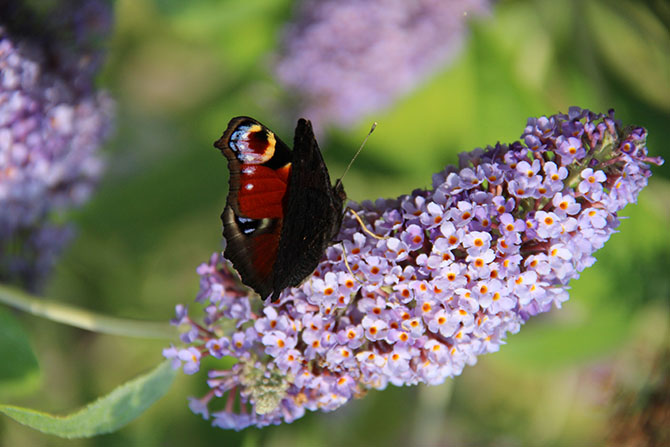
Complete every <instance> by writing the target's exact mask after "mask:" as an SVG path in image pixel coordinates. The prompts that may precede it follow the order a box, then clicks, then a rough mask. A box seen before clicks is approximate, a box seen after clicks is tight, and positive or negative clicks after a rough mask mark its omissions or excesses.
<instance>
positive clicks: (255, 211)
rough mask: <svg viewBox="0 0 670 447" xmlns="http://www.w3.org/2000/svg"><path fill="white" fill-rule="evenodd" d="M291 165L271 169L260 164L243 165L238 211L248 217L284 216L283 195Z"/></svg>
mask: <svg viewBox="0 0 670 447" xmlns="http://www.w3.org/2000/svg"><path fill="white" fill-rule="evenodd" d="M290 172H291V165H290V164H287V165H286V166H285V167H283V168H281V169H271V168H268V167H265V166H261V165H251V164H247V165H243V166H242V169H241V171H240V189H239V191H238V196H237V203H238V205H239V209H240V213H242V214H243V215H244V217H248V218H250V219H265V218H281V217H283V216H284V196H285V195H286V187H287V184H288V175H289V173H290Z"/></svg>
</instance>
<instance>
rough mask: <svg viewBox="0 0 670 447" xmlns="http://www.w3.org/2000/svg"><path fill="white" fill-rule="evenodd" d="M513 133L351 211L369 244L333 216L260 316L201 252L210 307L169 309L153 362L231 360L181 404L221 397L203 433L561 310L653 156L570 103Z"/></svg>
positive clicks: (435, 362) (435, 377)
mask: <svg viewBox="0 0 670 447" xmlns="http://www.w3.org/2000/svg"><path fill="white" fill-rule="evenodd" d="M575 135H577V136H575ZM531 137H532V138H531ZM521 139H522V141H524V142H525V144H526V145H528V146H525V145H524V144H523V143H519V142H516V143H512V144H510V145H501V144H498V145H497V146H496V147H488V148H487V149H485V150H482V149H478V150H475V151H473V152H471V153H469V154H465V155H464V156H462V157H460V160H461V164H460V166H459V167H453V166H450V167H447V168H446V169H445V170H444V171H443V172H442V173H438V174H436V175H435V176H434V188H433V190H427V191H424V190H416V191H414V192H413V193H412V194H410V195H406V196H401V197H399V198H397V199H395V200H378V201H377V202H376V203H375V204H372V203H370V202H364V203H363V204H361V205H359V206H357V205H355V204H351V205H350V206H352V207H355V208H356V209H357V211H358V213H359V214H360V215H361V216H362V218H363V220H364V221H365V222H367V223H368V224H369V226H370V228H373V229H374V230H375V231H376V232H377V233H378V235H379V236H383V237H385V239H382V240H378V239H375V238H373V237H371V236H370V235H368V234H366V233H365V232H363V231H362V229H361V227H360V224H359V223H358V222H357V221H356V220H355V219H354V218H353V217H352V216H351V215H350V214H349V213H347V214H345V217H344V221H343V225H342V229H341V232H340V235H339V236H338V240H341V241H343V242H342V244H335V245H332V246H331V247H329V248H328V250H327V253H326V255H325V256H324V259H323V260H322V262H321V264H320V265H319V266H318V267H317V269H316V271H315V272H314V274H313V275H312V277H310V278H308V279H307V280H306V281H305V282H304V283H303V284H302V285H301V286H300V287H298V288H292V289H287V290H285V291H284V292H283V293H282V294H281V296H280V298H279V301H278V302H277V303H274V304H267V305H265V307H263V303H262V302H261V301H260V300H258V298H256V297H255V296H250V295H249V292H248V291H247V289H246V288H245V287H244V286H243V285H240V284H239V283H237V282H236V281H235V274H234V273H232V272H231V270H230V266H229V264H228V263H227V262H226V261H225V260H222V259H220V258H219V257H218V256H212V257H211V259H210V260H209V262H208V263H207V264H203V265H202V266H200V267H199V268H198V274H199V275H200V284H201V290H200V292H199V293H198V298H197V299H196V301H198V302H202V304H203V306H205V308H207V307H209V306H214V307H216V308H217V309H223V311H222V312H218V313H215V314H208V316H207V320H206V321H205V322H204V323H202V324H199V323H196V322H194V321H193V320H192V319H190V318H188V317H187V315H185V312H186V307H178V309H177V319H176V320H174V321H175V323H182V324H184V325H188V327H189V330H188V332H186V333H187V334H191V335H190V336H189V337H188V339H189V340H192V341H191V342H190V343H189V345H188V347H187V348H182V349H179V348H175V347H170V348H167V349H165V350H164V355H165V357H167V358H169V359H172V361H173V366H174V367H179V366H180V365H181V367H182V368H183V369H184V372H185V373H187V374H191V373H194V372H195V371H196V370H197V369H198V368H199V364H200V363H199V362H200V358H201V357H204V356H207V355H212V356H214V357H217V358H218V357H220V356H222V355H228V356H232V357H235V358H236V360H237V363H236V364H235V365H233V366H232V368H229V369H222V370H213V371H209V374H208V376H209V380H208V384H209V386H210V388H211V390H210V392H209V393H208V394H207V395H206V396H204V397H203V398H202V399H196V400H191V408H192V409H193V411H194V412H196V413H198V414H202V415H203V417H205V418H208V417H209V415H210V412H209V410H208V408H207V404H208V403H209V402H210V401H211V400H213V399H215V398H219V399H223V401H222V404H223V405H221V404H217V405H216V408H221V407H224V409H223V410H221V411H218V412H216V413H213V414H211V416H212V420H213V424H214V425H217V426H220V427H223V428H233V429H236V430H240V429H242V428H244V427H247V426H252V425H253V426H258V427H262V426H265V425H268V424H279V423H281V422H291V421H293V420H295V419H297V418H299V417H301V416H302V415H303V414H304V413H305V411H306V410H312V411H314V410H317V409H319V410H323V411H331V410H334V409H336V408H338V407H340V406H341V405H343V404H344V403H346V402H347V401H349V400H350V399H351V398H354V397H360V396H362V395H363V394H364V393H365V391H366V390H368V389H371V388H374V389H383V388H385V387H386V386H387V385H388V384H392V385H396V386H402V385H414V384H418V383H427V384H432V385H436V384H440V383H442V382H444V380H445V379H446V378H448V377H453V376H456V375H458V374H460V373H461V372H462V371H463V368H464V367H465V366H466V365H472V364H474V363H476V361H477V357H478V356H479V355H481V354H485V353H489V352H496V351H498V350H499V349H500V346H501V344H503V343H504V339H505V336H506V335H507V334H508V333H515V332H517V331H518V330H519V329H520V327H521V325H522V324H523V323H524V322H525V321H526V320H527V319H529V318H530V317H531V316H533V315H536V314H538V313H541V312H547V311H548V310H550V309H551V308H553V307H561V304H562V303H563V302H565V301H566V300H567V299H568V293H567V284H568V282H569V281H570V280H571V279H573V278H577V277H578V276H579V272H580V271H582V270H583V269H584V268H586V267H588V266H590V265H592V264H593V262H595V258H594V257H593V253H594V252H595V251H596V250H597V249H598V248H600V247H602V246H603V244H604V243H605V241H607V239H608V238H609V236H610V235H611V234H612V233H613V232H614V231H615V229H616V227H617V226H618V223H619V221H618V218H617V212H618V211H619V210H621V209H622V208H623V207H624V206H625V205H626V204H628V203H632V202H635V200H636V198H637V195H638V193H639V192H640V191H641V190H642V188H644V186H645V185H646V184H647V179H648V177H649V176H650V175H651V171H650V168H649V163H662V160H660V159H654V158H649V157H648V156H647V149H646V146H645V139H646V132H645V131H644V130H643V129H640V128H621V127H620V124H619V123H618V122H617V121H614V118H613V115H612V114H611V113H610V114H608V115H598V114H594V113H592V112H590V111H588V110H582V109H578V108H572V109H570V113H569V115H564V114H558V115H554V116H551V117H541V118H537V119H530V120H528V126H527V127H526V129H525V131H524V133H523V135H521ZM530 145H532V146H530ZM519 188H523V189H524V192H523V194H519V191H518V189H519ZM343 247H345V249H343ZM345 257H346V262H345V259H344V258H345ZM234 308H240V309H249V311H245V312H235V313H233V312H229V311H227V310H226V309H234ZM228 340H230V343H229V342H228Z"/></svg>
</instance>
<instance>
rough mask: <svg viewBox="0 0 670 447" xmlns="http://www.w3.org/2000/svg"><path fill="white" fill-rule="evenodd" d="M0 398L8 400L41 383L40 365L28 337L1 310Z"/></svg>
mask: <svg viewBox="0 0 670 447" xmlns="http://www.w3.org/2000/svg"><path fill="white" fill-rule="evenodd" d="M0 355H2V357H3V358H5V359H11V361H4V362H0V396H2V397H3V398H7V397H9V396H16V395H20V394H25V393H27V392H30V391H32V390H34V389H35V387H36V386H37V385H38V384H39V381H40V373H39V372H40V371H39V365H38V364H37V359H36V358H35V355H34V354H33V350H32V348H31V347H30V343H29V342H28V336H27V335H26V333H25V332H24V331H23V329H22V328H21V325H20V324H19V323H18V321H16V319H15V318H14V317H13V316H12V315H11V314H9V313H8V312H6V311H5V310H3V309H0Z"/></svg>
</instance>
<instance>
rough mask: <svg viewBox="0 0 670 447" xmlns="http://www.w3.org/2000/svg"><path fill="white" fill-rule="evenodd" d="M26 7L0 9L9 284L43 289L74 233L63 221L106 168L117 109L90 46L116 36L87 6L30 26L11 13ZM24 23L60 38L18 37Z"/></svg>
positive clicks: (3, 273) (99, 10)
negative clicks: (102, 86) (105, 151)
mask: <svg viewBox="0 0 670 447" xmlns="http://www.w3.org/2000/svg"><path fill="white" fill-rule="evenodd" d="M22 3H27V2H9V4H8V5H3V6H0V280H4V281H12V282H17V283H19V284H20V285H22V286H24V287H27V288H29V289H32V290H35V289H38V288H39V285H40V282H41V280H42V279H43V278H44V276H45V275H46V274H47V273H48V271H49V269H50V267H51V264H52V263H53V260H54V258H55V257H56V256H57V255H58V253H59V252H60V251H61V249H62V248H63V247H64V246H65V244H66V243H67V241H68V240H69V239H70V236H71V233H72V230H71V229H70V228H69V227H67V226H62V225H58V224H56V223H54V221H56V220H58V218H56V219H54V216H57V215H58V214H59V213H63V212H64V211H66V210H68V209H70V208H72V207H74V206H79V205H81V204H83V203H84V202H85V201H86V200H87V199H88V197H89V196H90V194H91V192H92V190H93V188H94V186H95V184H96V183H97V180H98V178H99V177H100V175H101V172H102V160H101V156H100V154H99V149H100V146H101V144H102V143H103V141H104V140H105V139H106V137H107V135H108V134H109V133H110V128H111V119H112V114H113V113H112V112H113V110H112V109H113V104H112V101H111V99H110V98H109V97H108V96H107V95H106V94H105V93H103V92H98V91H96V90H94V88H93V75H94V74H95V72H96V71H97V69H98V68H99V66H100V62H101V60H100V57H99V56H100V54H99V53H100V52H98V51H94V50H93V49H92V47H90V48H89V47H88V46H87V45H86V44H85V42H86V41H88V42H89V43H90V41H91V40H97V39H98V38H99V37H100V36H101V35H102V34H104V33H106V32H107V31H109V28H110V26H109V25H110V23H111V20H110V19H111V17H112V14H111V10H110V6H109V4H107V2H104V1H100V0H82V1H80V2H74V3H77V4H76V5H75V4H74V3H72V2H70V3H68V5H69V7H64V8H55V9H58V10H57V11H53V14H48V16H49V22H50V23H48V24H45V23H41V22H39V23H26V22H28V21H29V19H28V17H32V16H30V15H29V14H27V13H26V14H18V13H17V17H16V18H14V17H12V14H10V12H11V11H14V9H13V7H16V8H21V7H22V6H20V5H21V4H22ZM71 3H72V4H71ZM70 8H72V9H74V10H70ZM8 11H10V12H8ZM14 12H16V11H14ZM7 15H9V17H7ZM4 20H8V23H2V21H4ZM35 20H37V19H35ZM3 25H6V26H7V28H5V27H4V26H3ZM21 27H34V28H38V29H39V30H40V32H42V33H47V32H50V33H51V32H52V33H55V35H54V36H51V39H46V38H44V36H42V37H41V38H40V39H39V40H36V41H33V40H30V39H29V38H27V37H18V36H21V35H22V34H23V33H20V32H19V33H17V34H16V35H15V34H12V33H11V32H10V30H14V29H18V28H21ZM61 28H62V29H61ZM28 34H29V33H28ZM63 36H68V38H65V37H63ZM60 37H63V38H62V39H61V38H60Z"/></svg>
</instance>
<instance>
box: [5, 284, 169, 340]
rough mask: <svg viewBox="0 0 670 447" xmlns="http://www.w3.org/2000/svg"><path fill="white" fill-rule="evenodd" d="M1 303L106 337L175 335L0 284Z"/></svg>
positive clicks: (164, 328) (153, 324)
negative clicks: (106, 335)
mask: <svg viewBox="0 0 670 447" xmlns="http://www.w3.org/2000/svg"><path fill="white" fill-rule="evenodd" d="M0 303H4V304H7V305H9V306H12V307H14V308H16V309H20V310H22V311H24V312H28V313H30V314H32V315H36V316H38V317H43V318H47V319H49V320H52V321H56V322H58V323H63V324H67V325H70V326H74V327H78V328H80V329H86V330H88V331H92V332H98V333H100V334H108V335H124V336H126V337H139V338H162V339H174V338H175V337H176V336H177V331H176V330H175V329H174V328H173V327H171V326H170V325H169V324H167V323H157V322H151V321H139V320H127V319H123V318H115V317H109V316H106V315H101V314H96V313H95V312H90V311H87V310H83V309H79V308H76V307H73V306H68V305H65V304H59V303H54V302H53V301H48V300H46V299H42V298H38V297H36V296H33V295H30V294H29V293H26V292H24V291H22V290H20V289H17V288H14V287H8V286H6V285H2V284H0Z"/></svg>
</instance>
